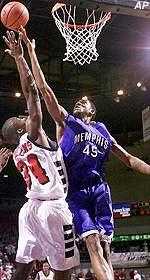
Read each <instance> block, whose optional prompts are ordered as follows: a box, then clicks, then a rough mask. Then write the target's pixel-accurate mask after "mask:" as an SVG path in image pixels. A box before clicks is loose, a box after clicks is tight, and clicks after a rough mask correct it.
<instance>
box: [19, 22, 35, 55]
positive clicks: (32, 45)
mask: <svg viewBox="0 0 150 280" xmlns="http://www.w3.org/2000/svg"><path fill="white" fill-rule="evenodd" d="M19 32H20V33H21V37H22V40H23V42H24V43H25V45H26V46H27V48H28V51H29V52H31V51H32V50H34V49H35V40H34V39H32V40H30V39H29V38H28V36H27V33H26V30H25V28H24V27H22V26H21V27H20V28H19Z"/></svg>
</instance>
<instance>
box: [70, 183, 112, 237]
mask: <svg viewBox="0 0 150 280" xmlns="http://www.w3.org/2000/svg"><path fill="white" fill-rule="evenodd" d="M68 203H69V207H70V210H71V212H72V214H73V221H74V225H75V231H76V234H77V237H79V238H81V239H82V238H85V237H87V236H88V235H90V234H92V233H99V234H100V238H101V240H103V241H108V242H111V238H112V236H113V232H114V223H113V212H112V200H111V194H110V188H109V186H108V184H107V183H105V182H103V183H100V184H97V185H95V186H93V187H88V188H83V189H81V190H80V191H78V192H74V193H72V194H71V195H70V196H69V201H68Z"/></svg>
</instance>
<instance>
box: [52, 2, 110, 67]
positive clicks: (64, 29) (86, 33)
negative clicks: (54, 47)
mask: <svg viewBox="0 0 150 280" xmlns="http://www.w3.org/2000/svg"><path fill="white" fill-rule="evenodd" d="M52 16H53V18H54V20H55V24H56V26H57V28H58V29H59V31H60V32H61V34H62V36H63V37H64V39H65V40H66V53H65V58H64V59H63V61H72V62H74V64H80V65H83V64H84V63H88V64H90V62H91V61H96V60H97V58H98V56H99V54H98V53H97V49H96V41H97V38H98V36H99V35H100V33H101V31H102V28H103V27H104V25H105V24H106V22H107V21H108V20H109V19H110V18H111V13H110V12H103V11H98V10H97V11H96V10H92V11H89V9H86V13H85V17H86V19H85V23H84V24H77V23H76V21H77V13H76V6H74V7H72V6H71V5H69V6H66V4H62V3H57V4H55V6H54V7H53V9H52Z"/></svg>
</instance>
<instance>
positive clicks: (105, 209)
mask: <svg viewBox="0 0 150 280" xmlns="http://www.w3.org/2000/svg"><path fill="white" fill-rule="evenodd" d="M21 32H22V36H23V40H24V42H25V44H26V45H27V48H28V53H29V56H30V59H31V64H32V70H33V73H34V77H35V80H36V83H37V85H38V87H39V89H40V91H41V93H42V95H43V97H44V100H45V103H46V106H47V109H48V111H49V113H50V115H51V116H52V118H53V119H54V121H55V122H56V130H57V140H58V142H59V143H60V146H61V148H62V150H63V154H64V159H65V163H66V167H67V172H68V177H69V188H70V190H69V204H70V208H71V210H72V212H73V216H74V223H75V228H76V232H77V234H78V235H79V237H81V238H83V239H84V240H85V242H86V246H87V249H88V252H89V255H90V259H91V264H92V268H93V270H94V272H95V274H96V277H97V279H98V280H106V279H107V280H112V279H114V274H113V269H112V264H111V259H110V248H109V247H110V241H111V237H112V235H113V228H114V227H113V217H112V202H111V195H110V189H109V186H108V184H107V183H106V182H105V181H104V179H103V162H104V161H105V159H106V157H107V155H108V154H109V152H110V151H111V152H112V153H113V154H114V155H115V156H116V157H117V158H118V159H119V160H121V161H122V162H123V163H124V164H126V165H127V166H128V167H130V168H132V169H135V170H137V171H139V172H141V173H144V174H147V175H150V166H149V165H148V164H146V163H145V162H144V161H142V160H140V159H138V158H137V157H135V156H133V155H131V154H129V153H128V152H127V151H126V150H125V149H123V148H122V147H121V146H120V145H118V143H117V142H116V141H115V140H114V139H113V137H112V136H111V135H110V133H109V132H108V130H107V129H106V127H105V125H104V124H102V123H99V122H98V123H95V122H93V118H94V117H95V114H96V108H95V106H94V104H93V103H92V102H91V101H89V100H88V98H82V99H81V100H79V101H78V102H77V103H76V104H75V107H74V111H73V115H69V114H68V113H67V112H66V111H65V109H64V108H62V107H61V106H60V105H59V104H58V101H57V99H56V97H55V95H54V93H53V91H52V89H51V88H50V87H49V85H48V84H47V82H46V80H45V77H44V75H43V73H42V70H41V68H40V65H39V62H38V59H37V57H36V53H35V42H34V40H33V41H30V40H29V38H28V37H27V35H26V32H25V29H23V28H21Z"/></svg>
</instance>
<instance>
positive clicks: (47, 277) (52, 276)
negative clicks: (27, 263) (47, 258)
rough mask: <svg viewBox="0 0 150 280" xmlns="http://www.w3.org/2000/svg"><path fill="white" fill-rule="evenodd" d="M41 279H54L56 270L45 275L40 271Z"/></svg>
mask: <svg viewBox="0 0 150 280" xmlns="http://www.w3.org/2000/svg"><path fill="white" fill-rule="evenodd" d="M38 276H39V280H54V272H53V271H51V270H50V272H49V275H48V276H45V274H44V273H43V271H39V272H38Z"/></svg>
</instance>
